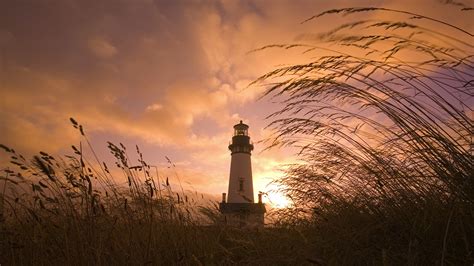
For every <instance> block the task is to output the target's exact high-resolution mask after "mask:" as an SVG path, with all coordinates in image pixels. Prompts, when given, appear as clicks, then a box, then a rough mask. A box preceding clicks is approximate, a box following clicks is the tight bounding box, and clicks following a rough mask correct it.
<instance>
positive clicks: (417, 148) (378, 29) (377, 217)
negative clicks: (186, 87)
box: [255, 7, 474, 265]
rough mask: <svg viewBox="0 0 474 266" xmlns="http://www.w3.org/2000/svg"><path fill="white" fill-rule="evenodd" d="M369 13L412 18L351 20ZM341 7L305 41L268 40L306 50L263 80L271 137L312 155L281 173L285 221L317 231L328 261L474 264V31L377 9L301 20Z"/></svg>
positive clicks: (302, 154) (323, 256)
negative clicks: (287, 205)
mask: <svg viewBox="0 0 474 266" xmlns="http://www.w3.org/2000/svg"><path fill="white" fill-rule="evenodd" d="M369 12H370V13H372V12H389V13H392V14H393V13H397V14H404V15H408V16H407V17H406V19H404V20H402V21H388V20H357V19H356V20H350V18H352V16H354V15H357V14H361V13H369ZM471 13H472V9H470V8H467V7H465V8H463V10H462V11H461V12H460V14H459V15H460V16H465V18H466V19H470V16H472V14H471ZM337 14H340V15H344V17H345V18H346V19H347V20H348V22H347V23H344V24H342V25H339V26H336V27H335V28H334V29H332V30H329V31H328V32H323V33H319V34H308V35H305V36H303V37H302V38H301V39H304V40H305V41H307V42H306V43H296V44H281V45H269V46H266V47H263V48H261V49H270V48H275V47H276V48H279V49H302V52H303V53H306V54H308V62H304V63H302V64H296V65H288V66H283V67H280V68H278V69H275V70H274V71H272V72H269V73H267V74H265V75H263V76H262V77H260V78H259V79H258V80H257V81H255V83H261V84H262V83H263V84H265V85H266V86H268V90H267V92H266V96H267V97H272V98H274V99H277V100H279V101H280V103H281V104H282V108H281V110H279V111H278V112H275V113H273V114H272V115H270V116H269V119H271V120H272V122H271V123H270V125H269V127H270V128H272V129H273V130H274V131H275V132H276V133H275V135H274V136H273V138H270V139H269V140H268V144H269V145H270V146H271V147H272V146H278V147H279V146H292V147H297V148H299V151H300V152H299V157H300V159H301V160H303V161H304V163H302V164H295V165H292V166H291V167H290V168H289V170H288V171H287V174H286V176H285V177H283V178H281V179H280V180H278V181H277V183H279V184H281V185H283V186H282V187H284V188H285V189H284V192H286V193H287V195H288V197H290V198H291V199H292V200H293V201H294V203H295V205H294V206H295V207H293V208H292V209H286V210H283V211H282V217H284V218H286V219H284V220H283V221H282V223H283V224H284V223H287V225H290V226H304V227H307V228H309V229H308V230H309V231H310V232H312V233H311V234H312V235H313V236H314V237H313V239H315V241H316V243H315V245H314V246H313V247H314V248H315V249H314V253H315V254H319V256H320V258H321V259H322V261H325V262H326V263H329V264H389V263H390V264H392V263H393V264H396V265H398V264H401V265H403V264H410V265H413V264H415V265H418V264H422V265H433V264H435V265H436V264H454V265H462V264H472V263H473V262H474V249H473V247H474V207H473V206H474V168H473V150H472V147H473V146H472V145H473V142H472V141H473V133H474V132H473V131H474V126H473V115H474V113H473V102H474V97H473V96H474V82H473V78H474V61H473V59H474V53H473V52H474V46H473V45H472V43H473V41H474V37H473V35H472V34H471V33H469V32H467V31H466V30H464V29H461V28H459V27H457V26H455V25H452V24H450V23H448V22H444V21H440V20H437V19H435V18H430V17H427V16H423V15H419V14H413V13H411V12H406V11H401V10H391V9H385V8H372V7H369V8H345V9H334V10H329V11H325V12H322V13H320V14H318V15H316V16H314V17H312V18H310V19H308V20H306V21H305V23H312V22H313V20H315V19H318V18H320V17H322V16H328V15H337ZM314 22H315V23H317V21H314ZM259 50H260V49H259ZM270 82H271V83H270Z"/></svg>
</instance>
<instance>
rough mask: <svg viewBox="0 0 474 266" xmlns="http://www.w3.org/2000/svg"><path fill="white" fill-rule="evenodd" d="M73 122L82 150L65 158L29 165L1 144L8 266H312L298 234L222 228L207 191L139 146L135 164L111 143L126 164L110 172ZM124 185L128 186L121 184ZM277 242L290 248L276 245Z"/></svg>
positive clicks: (1, 252)
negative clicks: (184, 181)
mask: <svg viewBox="0 0 474 266" xmlns="http://www.w3.org/2000/svg"><path fill="white" fill-rule="evenodd" d="M71 122H72V125H73V126H74V127H75V128H76V129H77V130H78V134H81V136H82V140H81V143H80V144H79V145H77V147H76V146H72V150H73V155H70V156H69V155H68V156H65V157H64V158H60V157H58V158H55V157H53V156H52V155H50V154H48V153H46V152H40V153H39V154H38V155H36V156H33V157H32V159H30V160H28V159H26V158H25V157H23V156H22V155H20V154H18V153H17V152H16V151H15V150H14V149H12V148H10V147H7V146H5V145H1V146H0V147H1V148H2V149H3V151H4V152H5V154H7V155H8V156H10V157H11V166H10V167H8V168H5V169H4V170H3V176H2V177H1V179H0V181H1V182H2V188H3V190H2V194H1V203H2V205H1V207H2V208H1V209H0V211H1V213H0V214H1V217H2V220H1V221H0V264H2V265H3V264H5V265H144V264H153V265H174V264H181V265H202V264H259V265H260V264H275V263H279V262H280V263H286V264H301V263H304V262H306V261H307V259H308V257H307V256H303V255H304V250H297V249H296V247H297V246H300V245H301V244H302V243H304V242H303V241H304V239H303V238H302V237H301V236H300V234H298V233H296V231H294V230H288V229H281V230H279V229H269V230H252V229H243V228H229V227H226V226H224V225H223V224H220V223H219V221H220V219H221V218H220V216H219V213H218V211H217V209H216V208H215V207H213V205H212V204H204V203H203V200H202V199H200V198H201V195H200V194H197V193H196V192H195V191H186V190H184V189H183V188H182V187H180V185H179V184H177V183H179V182H174V183H172V182H171V180H170V179H169V178H167V177H165V176H162V175H159V174H158V170H157V168H154V167H153V166H151V165H149V164H148V163H146V162H145V160H144V159H143V155H142V153H141V152H140V149H139V148H138V147H136V153H137V154H136V157H138V162H137V165H134V163H133V161H131V160H130V159H129V158H130V156H129V154H128V152H127V149H126V147H125V146H124V145H122V144H119V145H115V144H113V143H108V148H109V150H110V152H111V153H112V154H113V155H114V157H115V159H116V161H115V165H113V166H109V165H107V164H106V163H104V162H102V161H100V160H99V158H98V157H97V155H96V154H95V151H94V149H93V147H92V146H91V145H90V142H89V140H88V138H87V136H86V134H85V133H84V129H83V127H82V125H80V124H79V123H78V122H76V121H75V120H74V119H71ZM167 160H168V162H169V164H170V167H173V163H172V162H171V160H169V159H168V158H167ZM112 167H113V168H112ZM114 168H115V169H116V170H115V169H114ZM120 180H125V185H122V184H120V182H119V183H117V182H118V181H120ZM172 186H177V187H178V189H177V191H178V192H176V190H174V189H172ZM196 194H197V196H196ZM211 203H212V202H211ZM214 206H217V204H216V203H214ZM275 241H276V242H279V243H280V244H279V245H274V243H275ZM295 254H303V255H301V256H295Z"/></svg>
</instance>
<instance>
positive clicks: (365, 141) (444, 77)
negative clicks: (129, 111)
mask: <svg viewBox="0 0 474 266" xmlns="http://www.w3.org/2000/svg"><path fill="white" fill-rule="evenodd" d="M463 9H464V10H463V11H462V12H460V15H465V14H463V13H464V12H466V13H467V15H466V18H467V19H468V18H469V15H470V13H472V11H471V9H469V8H467V7H464V8H463ZM372 12H386V13H387V12H388V13H394V14H399V15H406V19H405V20H403V22H399V21H376V20H362V21H360V20H355V21H349V22H348V23H345V24H342V25H340V26H338V27H336V28H335V29H333V30H331V31H329V32H326V33H321V34H318V35H307V36H303V37H304V39H305V44H282V45H272V46H267V47H264V48H262V49H270V48H272V47H276V48H278V49H302V51H303V53H307V54H308V58H311V59H310V60H311V61H308V62H306V63H304V64H300V65H289V66H284V67H281V68H279V69H276V70H275V71H272V72H270V73H267V74H266V75H264V76H262V77H261V78H259V79H258V80H257V81H256V83H265V84H267V83H268V82H269V81H271V82H272V83H271V84H270V85H269V89H268V91H267V93H266V97H274V98H275V99H277V100H280V101H281V103H282V104H283V105H282V106H283V108H282V109H281V110H280V111H279V112H276V113H274V114H273V115H271V116H270V119H272V121H273V122H271V124H270V125H269V126H270V127H271V128H273V129H275V132H276V135H275V136H274V138H272V139H270V140H268V146H269V147H274V146H292V147H297V148H299V149H300V153H299V156H300V158H301V159H302V161H303V163H300V164H297V165H291V166H290V168H289V170H288V171H287V173H286V176H285V177H284V178H282V179H280V180H278V181H277V182H278V183H279V184H281V185H282V188H283V190H284V191H285V193H287V195H288V196H289V197H290V198H291V200H292V201H293V203H294V204H293V206H292V207H290V208H288V209H283V210H281V211H279V212H278V213H276V214H275V215H278V219H276V221H278V222H276V223H275V224H274V225H273V226H272V227H268V228H265V229H261V230H250V229H239V228H227V227H224V226H220V225H208V226H203V224H204V223H205V222H204V221H210V220H213V219H216V215H217V214H216V212H215V210H214V209H213V208H212V207H205V206H199V205H198V204H197V203H196V202H195V199H193V198H192V194H193V193H192V192H187V191H184V190H182V189H178V191H177V192H176V191H175V190H172V189H171V185H170V184H169V182H168V180H167V179H165V180H163V178H161V179H159V175H158V173H156V171H155V170H156V169H154V168H153V166H150V165H148V164H147V163H146V162H145V161H144V160H143V158H142V155H141V153H140V150H139V149H138V147H137V149H136V152H137V154H138V157H139V161H138V165H137V166H134V165H132V163H131V162H130V160H129V159H128V155H127V151H126V148H125V147H123V145H114V144H112V143H109V149H110V151H111V152H112V154H113V155H114V156H115V158H116V159H117V160H116V165H115V166H114V169H118V170H119V171H115V170H111V169H110V168H109V166H107V165H106V164H104V163H102V162H101V161H100V160H99V159H98V158H97V157H96V156H95V153H94V152H93V149H92V147H90V144H89V141H88V140H87V137H86V136H85V134H84V130H83V128H82V126H81V125H79V124H78V123H77V122H76V121H74V120H73V119H72V120H71V122H72V124H73V126H74V127H75V128H77V129H78V133H79V134H81V135H82V136H83V138H82V141H81V143H82V144H84V145H79V147H73V150H74V155H72V156H66V157H65V158H54V157H53V156H51V155H49V154H47V153H44V152H41V153H40V154H39V155H37V156H35V157H33V158H32V159H31V160H27V159H25V158H23V157H22V156H21V155H19V154H17V153H16V152H15V151H14V150H13V149H11V148H9V147H7V146H3V145H2V146H1V147H2V148H3V149H4V150H5V152H6V154H7V155H8V156H11V160H12V161H11V163H12V167H9V168H7V169H6V170H5V172H4V175H3V176H2V178H1V181H2V183H3V188H4V191H3V192H2V199H1V200H2V201H1V202H2V205H1V206H2V217H0V218H2V221H1V223H0V236H1V237H0V263H1V264H5V265H17V264H35V265H46V264H47V265H50V264H99V265H100V264H104V265H111V264H184V265H188V264H197V265H199V264H258V265H260V264H263V265H273V264H289V265H294V264H318V265H327V264H329V265H341V264H342V265H344V264H349V265H353V264H363V265H366V264H370V265H406V264H408V265H433V264H434V265H436V264H442V265H443V264H450V265H472V263H473V262H474V248H473V247H474V204H473V202H474V176H473V172H474V171H473V170H474V169H473V154H472V137H473V129H474V127H473V119H472V115H473V110H472V108H473V107H472V103H473V93H474V90H473V89H474V79H473V77H474V64H473V60H474V56H473V54H472V51H473V45H472V43H473V39H474V38H473V35H472V34H471V33H469V32H466V31H465V30H463V29H460V28H458V27H456V26H454V25H451V24H449V23H447V22H440V21H438V20H436V19H433V18H428V17H424V16H421V15H416V14H411V13H408V12H400V11H397V10H387V9H377V8H350V9H339V10H330V11H326V12H323V13H321V14H320V15H318V16H316V17H314V18H311V19H309V20H308V21H306V22H305V23H312V20H314V19H316V18H317V17H321V16H328V15H337V14H343V15H346V16H345V17H346V18H347V19H349V18H351V15H355V16H357V15H358V14H364V13H372ZM312 43H318V44H317V45H313V44H312ZM328 44H329V45H328ZM266 86H268V84H267V85H266ZM83 146H84V147H83ZM85 150H87V151H88V154H90V156H88V157H87V156H84V154H85ZM118 174H120V175H121V174H123V176H124V177H125V178H126V180H127V182H128V186H126V187H124V188H121V187H120V186H118V185H117V184H115V183H114V180H117V178H113V176H114V175H118ZM206 219H207V220H206Z"/></svg>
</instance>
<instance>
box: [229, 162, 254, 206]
mask: <svg viewBox="0 0 474 266" xmlns="http://www.w3.org/2000/svg"><path fill="white" fill-rule="evenodd" d="M240 179H242V180H243V190H242V191H240ZM228 195H229V196H228V201H227V202H229V203H248V202H251V203H253V202H254V199H253V181H252V164H251V160H250V154H248V153H234V154H232V158H231V161H230V176H229V193H228Z"/></svg>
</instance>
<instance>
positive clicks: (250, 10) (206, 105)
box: [0, 0, 473, 194]
mask: <svg viewBox="0 0 474 266" xmlns="http://www.w3.org/2000/svg"><path fill="white" fill-rule="evenodd" d="M442 2H446V1H436V0H432V1H409V0H406V1H398V0H397V1H395V0H392V1H382V0H380V1H349V0H347V1H339V0H332V1H323V0H320V1H317V0H312V1H304V0H291V1H290V0H287V1H283V0H276V1H271V0H264V1H263V0H262V1H237V0H235V1H231V0H229V1H223V0H220V1H219V0H215V1H212V0H204V1H191V0H183V1H172V0H168V1H159V0H110V1H97V0H93V1H92V0H90V1H89V0H56V1H53V0H43V1H42V0H16V1H15V0H11V1H1V2H0V120H1V123H0V143H2V144H6V145H7V146H10V147H13V148H15V149H16V150H18V151H19V152H21V153H24V154H26V155H31V154H33V153H34V152H38V151H47V152H49V153H52V154H57V155H62V154H68V153H71V152H70V145H72V144H76V143H77V142H78V141H79V135H78V134H77V132H76V131H75V130H74V129H73V128H72V127H71V124H70V122H69V117H74V118H75V119H76V120H77V121H79V123H81V124H82V125H84V127H85V130H86V133H87V134H88V136H89V138H90V139H91V141H92V143H93V146H94V147H95V149H96V151H97V152H98V154H99V156H100V157H101V158H102V159H103V160H104V161H112V156H111V155H109V153H108V150H107V148H106V141H112V142H115V143H118V142H122V143H123V144H124V145H125V146H127V147H129V150H130V154H133V151H134V147H135V144H137V145H138V146H140V148H141V150H142V152H143V154H144V157H145V159H146V161H147V162H148V163H149V164H151V165H157V166H159V167H160V169H163V171H164V172H166V159H165V156H168V157H169V158H170V159H171V160H172V161H173V163H174V164H175V165H176V169H177V171H178V173H179V175H180V176H181V179H182V181H183V182H186V183H189V184H190V185H192V187H193V189H195V190H197V191H200V192H203V193H208V194H219V193H221V192H225V191H226V190H227V181H228V171H229V164H230V152H229V151H228V150H227V145H228V143H229V141H230V139H231V136H232V126H233V125H234V124H236V123H238V122H239V120H241V119H242V120H243V121H244V122H245V123H247V124H248V125H249V126H250V135H251V138H252V140H253V141H254V142H257V141H259V140H262V139H264V138H265V137H267V136H269V133H270V132H269V131H268V130H265V129H264V127H265V125H267V124H268V123H269V122H270V121H269V120H265V117H266V116H267V115H269V114H271V113H272V111H275V110H276V109H277V108H278V106H277V105H276V104H273V103H272V102H271V101H270V100H269V99H266V98H264V99H260V100H259V99H258V97H259V96H261V93H262V91H263V90H264V87H263V86H250V87H247V85H248V84H249V83H250V82H251V81H253V80H254V79H256V78H257V77H258V76H260V75H262V74H264V73H265V72H266V71H269V70H271V69H273V68H275V67H277V66H278V65H279V64H284V63H291V62H293V61H294V60H299V59H301V57H300V56H298V55H293V54H292V52H291V51H290V52H285V53H283V52H282V51H279V50H272V49H270V50H264V51H260V52H254V53H248V52H249V51H251V50H253V49H256V48H259V47H262V46H264V45H267V44H274V43H291V42H295V41H296V40H299V39H298V37H299V36H301V35H302V34H305V33H315V32H321V31H324V30H329V29H330V28H332V27H334V26H335V25H337V23H340V21H333V20H332V19H335V18H334V17H327V18H326V17H325V18H321V19H319V20H314V21H311V22H308V23H304V24H301V23H300V22H301V21H303V20H305V19H306V18H308V17H310V16H312V15H315V14H317V13H319V12H321V11H324V10H326V9H332V8H342V7H353V6H357V7H360V6H377V7H382V6H383V7H390V8H398V9H403V10H410V11H412V12H415V13H421V14H425V15H429V16H433V17H437V18H440V19H444V20H447V21H450V22H452V23H454V24H456V25H458V26H460V27H463V28H465V29H470V30H471V31H472V29H473V25H472V24H473V22H472V21H469V20H466V19H465V18H459V17H457V15H456V13H455V12H451V11H454V10H458V9H459V8H458V7H456V6H455V5H444V4H442ZM448 2H449V1H448ZM464 3H467V4H468V5H472V4H473V3H472V1H471V2H470V1H464ZM364 16H366V19H369V18H367V16H379V18H380V16H384V14H375V13H374V14H372V13H371V14H364ZM292 56H294V57H292ZM263 149H264V145H263V144H259V143H257V144H256V145H255V150H254V153H253V156H252V163H253V173H254V186H255V189H254V191H255V192H258V191H266V190H268V189H270V188H271V187H266V184H267V183H268V182H270V181H271V180H272V179H273V178H275V177H277V176H279V175H281V173H280V172H278V171H277V170H278V169H279V168H281V167H282V166H283V165H284V164H286V163H290V162H293V161H294V160H295V157H294V156H293V154H292V151H289V150H275V149H273V150H269V151H263ZM1 156H3V154H2V155H1ZM5 160H6V159H5V158H2V159H1V161H2V162H5Z"/></svg>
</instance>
